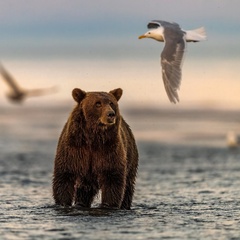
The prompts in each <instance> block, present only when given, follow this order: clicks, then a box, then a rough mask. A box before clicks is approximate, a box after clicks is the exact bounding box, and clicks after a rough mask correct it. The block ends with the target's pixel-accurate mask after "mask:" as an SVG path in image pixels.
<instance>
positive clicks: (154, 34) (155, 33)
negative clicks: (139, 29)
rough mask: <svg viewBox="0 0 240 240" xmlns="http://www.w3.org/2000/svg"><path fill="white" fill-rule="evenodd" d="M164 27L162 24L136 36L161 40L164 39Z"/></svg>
mask: <svg viewBox="0 0 240 240" xmlns="http://www.w3.org/2000/svg"><path fill="white" fill-rule="evenodd" d="M163 32H164V28H163V27H162V26H160V27H158V28H154V29H151V30H149V31H148V32H146V33H145V34H143V35H141V36H139V37H138V39H142V38H153V39H155V40H157V41H160V42H163V41H164V34H163Z"/></svg>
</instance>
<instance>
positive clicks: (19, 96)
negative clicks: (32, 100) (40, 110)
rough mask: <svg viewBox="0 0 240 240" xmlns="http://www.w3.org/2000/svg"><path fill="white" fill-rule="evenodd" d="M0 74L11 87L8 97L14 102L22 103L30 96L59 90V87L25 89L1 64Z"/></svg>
mask: <svg viewBox="0 0 240 240" xmlns="http://www.w3.org/2000/svg"><path fill="white" fill-rule="evenodd" d="M0 74H1V75H2V77H3V79H4V80H5V82H6V83H7V85H8V86H9V88H10V92H8V93H7V98H8V99H9V100H10V101H12V102H14V103H22V102H23V101H24V100H25V99H26V98H28V97H38V96H43V95H47V94H51V93H55V92H56V91H57V87H56V86H53V87H50V88H40V89H24V88H22V87H20V86H19V85H18V84H17V82H16V81H15V79H14V78H13V77H12V76H11V75H10V73H9V72H8V71H7V70H6V69H5V68H4V67H3V65H2V64H0Z"/></svg>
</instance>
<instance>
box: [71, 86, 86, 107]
mask: <svg viewBox="0 0 240 240" xmlns="http://www.w3.org/2000/svg"><path fill="white" fill-rule="evenodd" d="M85 96H86V92H84V91H83V90H81V89H79V88H74V89H73V90H72V97H73V99H74V100H75V101H76V102H77V103H80V102H81V101H82V100H83V99H84V97H85Z"/></svg>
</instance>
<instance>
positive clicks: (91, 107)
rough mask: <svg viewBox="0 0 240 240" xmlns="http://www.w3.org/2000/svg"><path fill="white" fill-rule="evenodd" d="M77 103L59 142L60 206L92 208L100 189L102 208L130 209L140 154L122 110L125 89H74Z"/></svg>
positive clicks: (56, 185)
mask: <svg viewBox="0 0 240 240" xmlns="http://www.w3.org/2000/svg"><path fill="white" fill-rule="evenodd" d="M72 96H73V99H74V100H75V101H76V102H77V105H76V106H75V108H74V109H73V111H72V112H71V114H70V117H69V118H68V121H67V123H66V124H65V126H64V128H63V131H62V133H61V136H60V138H59V142H58V146H57V151H56V158H55V163H54V174H53V197H54V200H55V203H56V204H58V205H63V206H71V205H72V204H73V203H75V204H76V205H77V206H80V207H87V208H89V207H91V204H92V202H93V200H94V197H95V196H96V194H97V193H98V192H99V190H101V193H102V199H101V205H100V207H101V208H113V209H130V207H131V203H132V198H133V194H134V186H135V180H136V174H137V168H138V150H137V146H136V143H135V139H134V136H133V134H132V131H131V129H130V127H129V126H128V124H127V123H126V122H125V120H124V119H123V118H122V116H121V115H120V112H119V107H118V100H119V99H120V98H121V96H122V89H120V88H118V89H114V90H112V91H110V92H109V93H107V92H85V91H83V90H81V89H78V88H75V89H73V91H72Z"/></svg>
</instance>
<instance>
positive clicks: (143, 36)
mask: <svg viewBox="0 0 240 240" xmlns="http://www.w3.org/2000/svg"><path fill="white" fill-rule="evenodd" d="M142 38H146V36H145V35H141V36H139V37H138V39H142Z"/></svg>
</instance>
